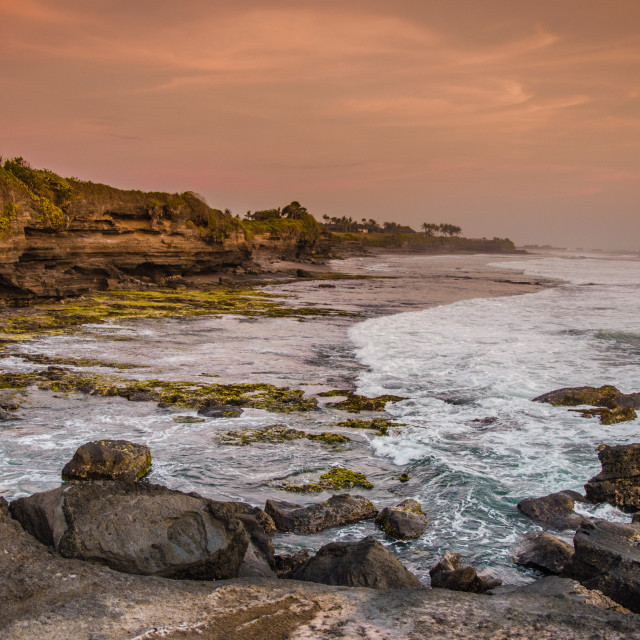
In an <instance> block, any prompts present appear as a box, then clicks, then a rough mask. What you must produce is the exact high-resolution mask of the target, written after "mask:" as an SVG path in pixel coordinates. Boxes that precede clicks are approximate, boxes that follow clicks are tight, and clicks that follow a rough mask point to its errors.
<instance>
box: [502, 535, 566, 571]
mask: <svg viewBox="0 0 640 640" xmlns="http://www.w3.org/2000/svg"><path fill="white" fill-rule="evenodd" d="M572 560H573V547H572V546H571V545H570V544H567V543H566V542H563V541H562V540H558V538H556V537H555V536H552V535H551V534H550V533H547V532H546V531H530V532H529V533H526V534H525V535H524V537H523V539H522V541H521V542H520V546H519V547H518V550H517V551H516V555H515V557H514V558H513V561H514V562H515V563H516V564H519V565H522V566H524V567H529V568H531V569H537V570H538V571H541V572H542V573H547V574H552V575H560V574H561V573H562V572H563V571H564V570H565V569H566V568H568V567H569V566H570V565H571V562H572Z"/></svg>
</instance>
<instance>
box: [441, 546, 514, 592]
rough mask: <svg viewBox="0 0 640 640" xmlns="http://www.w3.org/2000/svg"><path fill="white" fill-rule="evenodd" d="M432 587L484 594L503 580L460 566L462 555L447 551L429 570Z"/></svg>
mask: <svg viewBox="0 0 640 640" xmlns="http://www.w3.org/2000/svg"><path fill="white" fill-rule="evenodd" d="M429 575H430V576H431V586H432V587H433V588H436V589H450V590H451V591H469V592H471V593H484V592H485V591H489V590H490V589H494V588H495V587H499V586H500V585H501V584H502V580H500V579H499V578H494V577H493V576H491V575H488V574H487V575H480V574H478V572H477V571H476V570H475V569H474V568H473V567H461V566H460V554H459V553H451V551H446V552H445V554H444V555H443V556H442V558H440V560H439V561H438V562H437V563H436V564H435V565H434V566H433V567H432V568H431V569H430V570H429Z"/></svg>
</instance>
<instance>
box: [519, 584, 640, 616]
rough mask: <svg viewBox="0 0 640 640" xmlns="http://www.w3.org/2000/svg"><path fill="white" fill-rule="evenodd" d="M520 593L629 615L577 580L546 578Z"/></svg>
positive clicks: (598, 592) (610, 600)
mask: <svg viewBox="0 0 640 640" xmlns="http://www.w3.org/2000/svg"><path fill="white" fill-rule="evenodd" d="M517 591H518V592H520V593H527V594H533V595H540V596H546V597H553V598H563V599H565V600H573V601H574V602H581V603H584V604H589V605H591V606H593V607H598V608H599V609H604V610H605V611H618V612H619V613H629V610H628V609H626V608H625V607H623V606H621V605H619V604H618V603H617V602H614V601H613V600H612V599H611V598H609V597H608V596H605V595H604V593H602V591H598V590H597V589H587V588H586V587H584V586H582V585H581V584H580V583H579V582H577V581H576V580H571V579H570V578H560V577H559V576H545V577H544V578H540V579H539V580H536V581H535V582H532V583H531V584H526V585H524V586H523V587H519V588H518V589H517Z"/></svg>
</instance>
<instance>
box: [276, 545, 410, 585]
mask: <svg viewBox="0 0 640 640" xmlns="http://www.w3.org/2000/svg"><path fill="white" fill-rule="evenodd" d="M286 577H287V578H293V579H294V580H306V581H307V582H320V583H322V584H333V585H342V586H346V587H369V588H370V589H420V588H421V587H422V585H421V584H420V581H419V580H418V578H416V576H414V575H413V574H412V573H411V572H410V571H408V570H407V569H406V568H405V567H403V566H402V564H400V561H399V560H398V559H397V558H396V557H395V556H394V555H393V554H392V553H391V552H389V551H387V550H386V549H385V548H384V547H383V546H382V545H381V544H380V543H379V542H378V541H377V540H375V539H374V538H372V537H368V538H364V539H363V540H358V541H356V542H331V543H330V544H327V545H325V546H324V547H322V548H321V549H320V550H319V551H318V553H316V555H315V556H313V558H310V559H309V560H308V561H307V562H306V563H304V564H302V565H299V566H297V567H295V568H294V569H293V570H292V571H291V572H290V573H289V574H287V576H286Z"/></svg>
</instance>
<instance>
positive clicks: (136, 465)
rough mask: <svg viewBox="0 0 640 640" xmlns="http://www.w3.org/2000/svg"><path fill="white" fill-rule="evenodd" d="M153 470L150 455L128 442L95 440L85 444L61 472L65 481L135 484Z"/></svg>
mask: <svg viewBox="0 0 640 640" xmlns="http://www.w3.org/2000/svg"><path fill="white" fill-rule="evenodd" d="M149 467H151V451H149V447H147V446H146V445H143V444H135V443H133V442H129V441H128V440H95V441H93V442H88V443H87V444H83V445H82V446H81V447H79V448H78V450H77V451H76V452H75V453H74V454H73V458H72V459H71V460H70V461H69V462H67V464H66V465H65V466H64V468H63V469H62V479H63V480H123V481H125V482H135V481H136V480H140V478H142V477H144V476H145V475H146V474H147V473H148V471H149Z"/></svg>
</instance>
